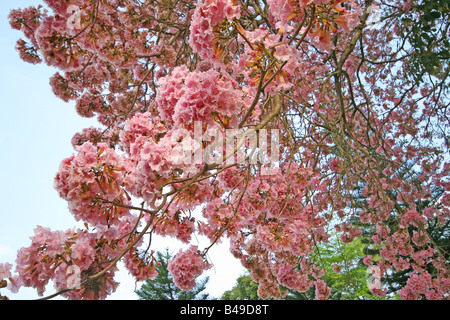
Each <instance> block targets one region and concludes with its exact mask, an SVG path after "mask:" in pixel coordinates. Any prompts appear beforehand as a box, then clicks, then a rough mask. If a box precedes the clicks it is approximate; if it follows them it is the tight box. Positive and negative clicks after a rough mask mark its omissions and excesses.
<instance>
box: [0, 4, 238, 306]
mask: <svg viewBox="0 0 450 320" xmlns="http://www.w3.org/2000/svg"><path fill="white" fill-rule="evenodd" d="M38 4H42V1H39V0H15V1H1V2H0V57H1V59H0V70H1V76H0V97H1V98H2V101H1V103H0V121H1V124H0V263H2V262H3V263H4V262H9V263H14V261H15V257H16V252H17V250H18V249H20V248H21V247H24V246H29V244H30V239H29V237H30V236H32V235H33V233H34V232H33V229H34V228H35V227H36V226H37V225H42V226H44V227H49V228H51V229H52V230H66V229H68V228H71V227H73V226H74V225H75V223H76V222H75V220H74V219H73V217H72V216H71V214H70V213H69V212H68V210H67V203H66V202H65V201H64V200H62V199H61V198H59V195H58V193H57V192H56V191H55V189H54V188H53V178H54V176H55V174H56V172H57V170H58V167H59V164H60V162H61V160H63V159H64V158H67V157H68V156H70V155H71V154H73V153H74V150H73V148H72V146H71V143H70V141H71V139H72V136H73V135H74V134H75V133H76V132H79V131H81V130H82V129H83V128H86V127H89V126H92V125H93V126H97V124H96V123H95V120H93V119H83V118H81V117H80V116H78V115H77V113H76V112H75V108H74V104H73V103H65V102H63V101H62V100H60V99H58V98H56V97H55V96H54V95H53V93H52V90H51V87H50V85H49V78H50V77H51V76H52V75H53V74H54V73H55V72H56V70H55V69H53V68H50V67H48V66H46V65H44V64H39V65H31V64H28V63H25V62H23V61H22V60H21V59H20V58H19V55H18V53H17V52H16V51H15V48H14V47H15V44H16V41H17V40H18V39H19V38H21V37H23V36H22V34H21V33H20V32H18V31H16V30H12V29H11V28H10V26H9V22H8V19H7V17H8V14H9V12H10V10H11V9H17V8H25V7H28V6H30V5H34V6H36V5H38ZM155 242H156V243H155ZM154 243H155V245H156V246H155V248H154V249H155V250H162V249H164V248H165V246H166V245H168V244H169V245H171V249H172V250H173V251H178V247H177V244H176V242H173V241H170V239H164V240H156V241H154ZM210 257H211V260H212V262H213V263H214V268H213V269H211V270H210V271H209V272H208V273H207V274H206V275H209V276H210V278H211V279H210V282H209V292H210V293H211V294H212V295H213V296H216V297H217V296H219V295H220V294H221V293H222V292H223V291H225V290H228V289H230V288H231V287H232V286H233V285H234V283H235V279H236V278H237V277H238V276H239V275H240V274H241V273H242V271H243V270H242V268H241V266H240V263H239V262H238V261H236V260H233V258H232V257H231V255H230V254H229V252H228V249H227V246H226V244H223V245H221V246H219V247H217V248H215V249H214V250H211V251H210ZM117 280H118V281H120V282H121V285H120V287H119V289H118V290H117V292H116V293H115V294H113V295H112V296H111V298H113V299H136V295H135V294H134V289H135V283H134V281H133V279H132V278H131V277H130V276H129V275H128V274H127V272H126V271H122V272H120V274H119V275H118V277H117ZM53 292H54V290H53V286H52V285H49V286H48V290H47V291H46V294H50V293H53ZM1 293H2V294H5V295H7V296H9V297H10V298H11V299H35V298H37V295H36V291H35V290H34V289H29V288H22V289H21V290H20V291H19V293H18V294H11V293H10V292H9V291H7V290H4V289H2V292H1Z"/></svg>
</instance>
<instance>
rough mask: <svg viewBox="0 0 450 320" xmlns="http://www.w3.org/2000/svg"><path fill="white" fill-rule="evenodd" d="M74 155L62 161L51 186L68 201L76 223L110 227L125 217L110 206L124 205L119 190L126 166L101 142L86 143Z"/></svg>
mask: <svg viewBox="0 0 450 320" xmlns="http://www.w3.org/2000/svg"><path fill="white" fill-rule="evenodd" d="M77 151H78V154H77V155H73V156H71V157H70V158H67V159H65V160H64V161H63V162H62V163H61V166H60V168H59V171H58V173H57V175H56V177H55V181H54V186H55V189H56V190H57V191H58V192H59V195H60V196H61V197H62V198H63V199H65V200H67V201H68V203H69V210H70V211H71V212H72V214H73V215H74V216H75V218H76V219H77V220H83V221H85V222H88V223H91V224H92V225H94V226H98V225H110V224H114V223H116V222H118V221H119V219H120V218H121V217H122V216H126V215H128V214H129V212H128V210H127V209H124V208H123V207H118V206H115V205H114V204H113V203H114V202H118V203H128V201H129V200H128V198H127V196H126V193H125V191H124V189H123V186H124V185H125V184H126V176H127V172H128V170H129V169H130V166H129V164H128V163H127V162H126V161H124V159H123V158H121V157H120V156H118V155H117V154H116V152H115V151H114V150H113V149H111V148H109V146H108V145H106V144H104V143H99V144H98V145H97V146H94V145H93V144H92V143H91V142H86V143H84V144H83V145H82V146H80V147H78V148H77Z"/></svg>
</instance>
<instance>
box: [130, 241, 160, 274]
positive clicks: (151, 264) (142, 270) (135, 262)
mask: <svg viewBox="0 0 450 320" xmlns="http://www.w3.org/2000/svg"><path fill="white" fill-rule="evenodd" d="M124 263H125V267H126V268H127V270H128V271H129V272H130V274H131V275H132V276H133V277H135V278H136V280H137V281H144V280H148V279H150V280H154V279H155V278H156V277H157V276H158V271H157V270H156V267H155V261H154V260H153V256H150V257H147V256H145V257H140V256H139V252H138V250H136V249H134V248H133V249H131V250H130V251H128V253H127V254H126V255H125V259H124Z"/></svg>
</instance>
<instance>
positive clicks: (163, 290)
mask: <svg viewBox="0 0 450 320" xmlns="http://www.w3.org/2000/svg"><path fill="white" fill-rule="evenodd" d="M156 257H157V260H158V262H159V264H158V265H157V266H156V270H157V271H158V276H157V277H156V278H155V279H154V280H146V281H144V283H143V284H142V286H141V288H140V289H139V290H136V294H137V295H138V296H139V299H141V300H209V299H211V297H210V296H209V294H208V293H205V292H204V291H205V289H206V285H207V284H208V281H209V277H205V278H203V279H201V280H198V281H197V285H196V287H195V288H194V289H192V290H189V291H185V290H181V289H179V288H178V287H177V286H176V285H175V284H174V283H173V278H172V276H171V275H170V273H169V271H168V270H167V264H168V263H169V261H170V259H171V258H172V255H171V254H170V253H169V250H168V249H166V251H165V252H159V251H158V252H157V253H156Z"/></svg>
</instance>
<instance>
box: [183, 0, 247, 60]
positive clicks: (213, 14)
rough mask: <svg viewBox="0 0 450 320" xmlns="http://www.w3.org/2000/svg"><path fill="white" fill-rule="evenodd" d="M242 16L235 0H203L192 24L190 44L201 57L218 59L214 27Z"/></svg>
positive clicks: (195, 12) (197, 8) (196, 9)
mask: <svg viewBox="0 0 450 320" xmlns="http://www.w3.org/2000/svg"><path fill="white" fill-rule="evenodd" d="M239 17H240V7H239V6H236V5H235V1H233V0H217V1H215V0H203V1H202V2H201V3H200V4H199V5H197V7H196V8H195V11H194V14H193V15H192V22H191V25H190V29H189V31H190V37H189V44H190V46H191V47H192V48H193V49H194V52H196V53H197V54H198V55H199V56H200V58H201V59H213V60H214V59H216V58H217V56H216V52H215V48H214V45H213V43H214V38H215V37H216V35H215V34H214V27H215V26H216V25H218V24H220V23H222V22H223V21H224V19H226V20H228V21H233V19H234V18H239Z"/></svg>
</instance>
